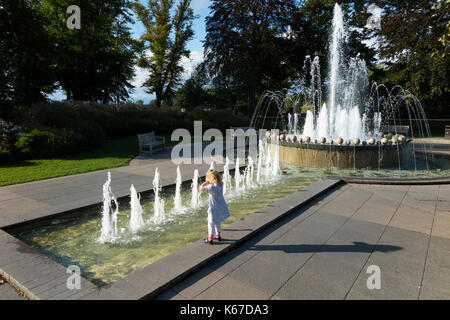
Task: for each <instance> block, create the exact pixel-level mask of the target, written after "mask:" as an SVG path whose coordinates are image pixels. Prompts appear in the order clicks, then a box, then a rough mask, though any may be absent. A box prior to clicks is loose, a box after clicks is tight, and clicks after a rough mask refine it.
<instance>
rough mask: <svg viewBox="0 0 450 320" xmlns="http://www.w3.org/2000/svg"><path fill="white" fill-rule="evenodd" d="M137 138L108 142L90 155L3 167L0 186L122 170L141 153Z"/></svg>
mask: <svg viewBox="0 0 450 320" xmlns="http://www.w3.org/2000/svg"><path fill="white" fill-rule="evenodd" d="M138 151H139V150H138V142H137V137H136V136H134V137H126V138H121V139H116V140H107V141H105V142H104V143H103V146H102V147H100V148H98V149H96V150H92V151H89V152H85V153H81V154H77V155H72V156H67V157H61V158H59V159H39V160H26V161H17V162H11V163H7V164H2V165H0V186H6V185H11V184H16V183H23V182H30V181H36V180H43V179H49V178H55V177H61V176H68V175H72V174H78V173H84V172H89V171H96V170H102V169H108V168H116V167H122V166H126V165H128V164H129V162H130V160H131V159H133V158H134V157H135V156H136V155H137V154H138Z"/></svg>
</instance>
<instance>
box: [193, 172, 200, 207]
mask: <svg viewBox="0 0 450 320" xmlns="http://www.w3.org/2000/svg"><path fill="white" fill-rule="evenodd" d="M198 179H199V175H198V170H197V169H195V170H194V177H193V178H192V185H191V189H192V197H191V208H193V209H196V208H198V206H199V204H200V192H199V187H200V186H199V183H198Z"/></svg>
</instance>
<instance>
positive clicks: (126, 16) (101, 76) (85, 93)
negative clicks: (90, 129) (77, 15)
mask: <svg viewBox="0 0 450 320" xmlns="http://www.w3.org/2000/svg"><path fill="white" fill-rule="evenodd" d="M41 2H42V4H41V6H40V10H41V12H42V14H43V15H45V16H46V18H47V20H48V23H47V24H46V30H47V31H48V32H49V34H50V37H51V39H52V41H53V43H54V50H55V59H54V63H55V65H56V69H57V70H56V77H57V83H58V85H59V86H60V87H61V88H62V89H63V90H64V91H65V92H66V95H67V99H68V100H82V101H97V102H102V103H108V102H112V101H123V100H126V99H127V98H128V97H129V90H130V89H132V88H133V86H132V85H131V83H130V80H131V79H132V78H133V76H134V64H135V58H136V54H135V50H136V44H135V42H134V41H133V39H132V38H131V33H130V28H129V27H128V23H130V22H132V20H131V4H130V2H129V1H128V0H79V1H77V5H78V6H79V7H80V10H81V28H80V29H73V30H71V29H69V28H68V27H67V25H66V20H67V18H68V17H69V14H67V13H66V11H67V8H68V7H69V6H70V5H72V4H73V1H71V0H42V1H41Z"/></svg>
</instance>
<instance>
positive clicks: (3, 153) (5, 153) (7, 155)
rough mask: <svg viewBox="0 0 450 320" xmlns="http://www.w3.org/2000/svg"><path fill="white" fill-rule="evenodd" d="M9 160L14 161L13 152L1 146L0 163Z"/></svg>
mask: <svg viewBox="0 0 450 320" xmlns="http://www.w3.org/2000/svg"><path fill="white" fill-rule="evenodd" d="M9 161H12V156H11V153H10V152H9V151H8V150H6V149H5V148H3V147H1V146H0V163H6V162H9Z"/></svg>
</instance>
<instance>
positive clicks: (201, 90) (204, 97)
mask: <svg viewBox="0 0 450 320" xmlns="http://www.w3.org/2000/svg"><path fill="white" fill-rule="evenodd" d="M208 83H209V79H208V74H207V71H206V68H205V64H204V63H200V64H198V65H197V66H195V68H194V71H192V73H191V76H190V78H189V79H187V80H186V81H185V82H184V84H183V85H182V86H181V87H180V88H179V89H178V91H177V94H176V96H175V102H174V103H175V105H176V106H177V107H179V108H185V109H188V110H192V109H194V108H195V107H198V106H201V105H206V104H207V103H208V98H209V97H208V93H207V90H206V89H207V88H206V86H207V85H208Z"/></svg>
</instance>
